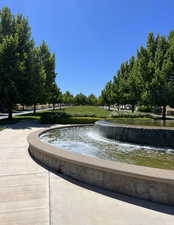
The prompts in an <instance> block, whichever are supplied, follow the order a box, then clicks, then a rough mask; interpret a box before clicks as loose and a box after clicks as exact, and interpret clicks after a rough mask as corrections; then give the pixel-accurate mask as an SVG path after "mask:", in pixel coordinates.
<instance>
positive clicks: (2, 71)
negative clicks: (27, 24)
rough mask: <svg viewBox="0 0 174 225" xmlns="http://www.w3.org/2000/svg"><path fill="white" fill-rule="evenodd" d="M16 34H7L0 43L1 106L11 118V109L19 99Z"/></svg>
mask: <svg viewBox="0 0 174 225" xmlns="http://www.w3.org/2000/svg"><path fill="white" fill-rule="evenodd" d="M17 48H18V36H17V35H15V36H12V35H10V36H7V37H5V38H4V39H3V41H2V42H1V44H0V65H1V66H0V98H1V103H2V105H3V107H5V108H6V109H7V110H8V118H9V119H12V110H13V109H14V106H15V104H17V102H19V100H20V93H19V89H18V85H17V81H18V80H19V79H20V75H19V74H18V52H17Z"/></svg>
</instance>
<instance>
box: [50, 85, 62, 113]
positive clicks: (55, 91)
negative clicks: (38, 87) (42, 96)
mask: <svg viewBox="0 0 174 225" xmlns="http://www.w3.org/2000/svg"><path fill="white" fill-rule="evenodd" d="M61 100H62V93H61V91H60V89H59V88H58V87H57V84H56V83H54V85H52V88H51V90H50V98H49V103H51V104H52V105H53V110H55V104H57V103H61Z"/></svg>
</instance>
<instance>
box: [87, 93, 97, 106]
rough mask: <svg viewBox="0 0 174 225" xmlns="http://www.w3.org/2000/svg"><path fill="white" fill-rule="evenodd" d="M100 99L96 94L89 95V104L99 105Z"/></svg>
mask: <svg viewBox="0 0 174 225" xmlns="http://www.w3.org/2000/svg"><path fill="white" fill-rule="evenodd" d="M97 102H98V99H97V97H96V96H95V95H94V94H91V95H89V96H88V104H89V105H97Z"/></svg>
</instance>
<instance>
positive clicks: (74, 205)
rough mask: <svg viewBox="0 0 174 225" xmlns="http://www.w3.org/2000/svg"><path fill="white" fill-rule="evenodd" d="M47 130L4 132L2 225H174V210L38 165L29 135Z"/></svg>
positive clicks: (24, 126)
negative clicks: (112, 192)
mask: <svg viewBox="0 0 174 225" xmlns="http://www.w3.org/2000/svg"><path fill="white" fill-rule="evenodd" d="M43 127H44V126H43V125H39V124H36V123H29V122H21V123H19V124H16V125H12V126H11V128H8V129H5V130H3V131H1V132H0V225H173V224H174V207H167V206H162V205H158V204H153V203H149V202H145V201H141V200H136V199H133V198H129V197H125V196H122V195H117V194H111V193H109V192H104V191H102V190H100V189H97V188H92V187H90V186H85V185H83V184H80V183H78V182H75V181H73V180H71V179H65V178H64V177H63V176H58V175H56V174H54V173H51V172H49V171H47V170H45V169H44V168H42V167H41V166H40V165H38V164H37V163H35V162H34V161H33V160H32V159H31V157H30V156H29V154H28V144H27V141H26V137H27V135H28V134H29V133H30V132H33V131H36V130H37V129H40V128H43Z"/></svg>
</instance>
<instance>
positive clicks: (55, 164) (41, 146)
mask: <svg viewBox="0 0 174 225" xmlns="http://www.w3.org/2000/svg"><path fill="white" fill-rule="evenodd" d="M66 127H67V126H66ZM71 127H76V126H69V128H71ZM78 127H79V126H78ZM80 127H83V126H80ZM64 128H65V127H64ZM54 129H55V128H54ZM58 129H62V128H58ZM49 131H52V129H44V130H41V131H37V132H34V133H32V134H30V135H29V136H28V142H29V151H30V154H31V155H32V156H33V158H35V159H36V160H38V161H39V162H41V163H42V164H44V165H46V166H47V167H50V168H51V169H53V170H56V171H57V172H60V173H63V174H65V175H68V176H70V177H72V178H74V179H77V180H79V181H82V182H85V183H87V184H90V185H95V186H97V187H101V188H104V189H107V190H110V191H112V192H119V193H122V194H127V195H130V196H134V197H138V198H142V199H146V200H151V201H155V202H160V203H165V204H170V205H173V204H174V195H173V190H174V171H172V170H163V169H157V168H149V167H143V166H135V165H129V164H126V163H120V162H115V161H110V160H103V159H99V158H96V157H91V156H87V155H82V154H79V153H76V152H72V151H67V150H63V149H62V148H58V147H55V146H53V145H50V144H48V143H44V142H43V141H42V140H41V139H40V137H41V136H43V135H45V134H46V132H49Z"/></svg>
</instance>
